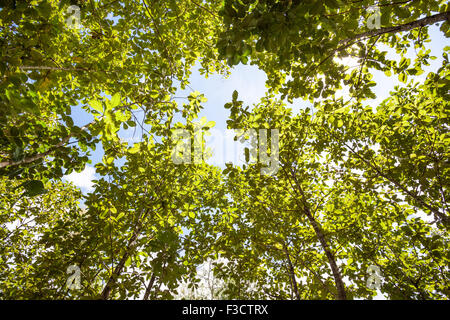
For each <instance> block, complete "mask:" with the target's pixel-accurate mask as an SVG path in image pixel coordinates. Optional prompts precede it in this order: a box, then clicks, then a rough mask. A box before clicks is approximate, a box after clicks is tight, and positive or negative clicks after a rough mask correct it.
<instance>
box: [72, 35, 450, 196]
mask: <svg viewBox="0 0 450 320" xmlns="http://www.w3.org/2000/svg"><path fill="white" fill-rule="evenodd" d="M429 32H430V37H431V39H432V41H431V42H430V43H428V44H427V47H428V48H430V49H431V53H432V55H435V56H436V57H437V59H436V60H434V61H431V65H430V66H429V67H428V68H426V71H428V72H429V71H436V70H437V69H438V68H439V67H440V66H441V63H442V52H443V48H444V47H445V46H446V45H449V43H448V41H447V40H446V39H445V37H443V36H442V34H441V32H440V31H439V28H438V27H436V26H433V27H430V29H429ZM388 52H389V51H388ZM390 54H392V52H390ZM414 56H415V53H414V49H411V50H410V52H409V57H410V58H411V59H413V58H414ZM345 63H347V64H349V65H352V64H355V62H354V61H351V60H346V61H345ZM425 76H426V72H425V73H424V74H423V75H421V76H419V77H418V78H421V79H424V78H425ZM409 79H410V78H409ZM409 79H408V80H409ZM266 80H267V77H266V75H265V73H264V72H263V71H261V70H259V69H258V68H257V67H256V66H252V65H242V64H240V65H237V66H235V67H234V68H233V69H232V70H231V73H230V75H229V76H228V77H227V78H225V77H224V76H223V75H217V74H215V75H210V76H209V77H208V78H205V77H204V76H203V75H201V74H200V73H199V72H198V68H194V70H193V72H192V75H191V77H190V85H189V87H190V88H187V89H186V90H179V91H178V92H177V94H176V96H188V94H189V92H191V91H192V90H191V89H193V90H196V91H199V92H201V93H203V94H204V95H205V97H206V98H207V99H208V101H207V102H206V103H204V104H203V106H204V109H203V110H202V111H201V112H200V114H199V118H201V117H206V118H207V119H208V121H214V122H215V123H216V125H215V129H217V130H221V131H223V130H225V129H226V120H227V119H228V116H229V110H228V109H225V108H224V104H225V103H227V102H230V101H231V96H232V93H233V91H234V90H237V91H238V92H239V100H243V101H244V104H245V105H252V104H255V103H258V101H259V99H260V98H261V97H263V96H264V95H265V92H266V90H267V88H266V86H265V82H266ZM374 81H375V82H376V83H377V85H376V87H375V88H374V90H375V93H376V95H377V99H376V100H374V101H368V102H367V103H369V104H371V105H373V106H376V105H378V103H379V102H380V101H382V100H383V99H385V98H387V97H388V95H389V91H391V90H393V89H394V86H395V85H399V84H400V82H399V81H398V79H397V78H396V77H390V78H388V77H386V76H385V75H384V74H383V73H381V72H375V73H374ZM345 94H346V93H345V91H344V92H342V95H345ZM178 102H179V103H182V100H178ZM309 105H310V103H309V102H307V101H303V100H300V99H296V100H294V102H293V104H292V105H290V107H291V108H292V109H293V111H294V112H296V111H297V110H299V109H300V108H304V107H306V106H309ZM72 116H73V120H74V123H75V124H76V125H78V126H80V127H81V126H83V125H85V124H87V123H89V122H90V121H92V119H93V118H92V116H91V115H89V114H87V113H86V112H85V111H84V110H82V109H81V107H80V106H76V107H73V108H72ZM123 137H124V138H127V137H129V135H127V134H126V133H125V135H124V136H123ZM130 144H131V143H130ZM224 152H225V153H227V152H230V150H229V149H225V151H224ZM102 157H103V150H102V148H101V147H100V145H99V146H98V148H97V149H96V151H94V152H93V153H92V156H91V160H92V163H91V164H88V165H87V166H86V168H85V169H84V171H82V172H80V173H76V172H73V173H71V174H70V175H68V176H65V180H67V181H71V182H73V183H74V184H75V185H76V186H78V187H80V188H81V190H82V191H83V192H84V193H86V192H89V191H90V190H92V180H93V179H95V178H96V175H95V168H94V167H93V166H94V165H95V163H97V162H100V161H101V160H102ZM226 159H228V157H227V158H226ZM223 165H224V163H222V165H221V166H223Z"/></svg>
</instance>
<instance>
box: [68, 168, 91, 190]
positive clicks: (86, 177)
mask: <svg viewBox="0 0 450 320" xmlns="http://www.w3.org/2000/svg"><path fill="white" fill-rule="evenodd" d="M94 177H95V168H94V167H90V166H86V167H85V168H84V170H83V171H81V172H72V173H71V174H69V175H67V176H64V177H63V178H64V179H65V180H67V181H69V182H72V183H73V184H74V185H76V186H77V187H79V188H83V189H86V191H92V190H93V185H94V183H93V182H92V180H93V179H94Z"/></svg>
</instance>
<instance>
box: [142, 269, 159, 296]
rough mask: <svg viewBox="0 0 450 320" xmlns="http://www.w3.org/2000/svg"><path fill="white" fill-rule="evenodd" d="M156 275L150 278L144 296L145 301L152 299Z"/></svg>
mask: <svg viewBox="0 0 450 320" xmlns="http://www.w3.org/2000/svg"><path fill="white" fill-rule="evenodd" d="M155 278H156V276H155V273H154V272H153V273H152V277H151V278H150V282H149V283H148V285H147V288H145V294H144V300H148V299H149V297H150V292H151V291H152V287H153V284H154V283H155Z"/></svg>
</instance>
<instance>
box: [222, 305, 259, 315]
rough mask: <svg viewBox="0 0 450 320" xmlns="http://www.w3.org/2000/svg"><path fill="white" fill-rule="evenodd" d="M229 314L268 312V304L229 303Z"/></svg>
mask: <svg viewBox="0 0 450 320" xmlns="http://www.w3.org/2000/svg"><path fill="white" fill-rule="evenodd" d="M227 314H268V313H267V305H262V304H243V305H240V306H239V305H236V304H227Z"/></svg>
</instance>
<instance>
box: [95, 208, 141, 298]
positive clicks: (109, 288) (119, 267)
mask: <svg viewBox="0 0 450 320" xmlns="http://www.w3.org/2000/svg"><path fill="white" fill-rule="evenodd" d="M148 212H149V209H147V210H146V211H145V212H144V213H141V215H140V216H139V218H138V221H137V223H136V226H135V228H134V231H133V235H132V236H131V238H130V239H129V240H128V244H127V247H126V249H125V253H124V254H123V256H122V258H121V259H120V261H119V263H118V264H117V266H116V267H115V268H114V271H113V273H112V274H111V276H110V277H109V279H108V282H107V283H106V285H105V287H104V288H103V291H102V294H101V297H102V299H103V300H107V299H108V298H109V296H110V295H111V291H112V289H113V287H114V284H115V283H116V281H117V278H118V277H119V276H120V275H121V273H122V271H123V268H124V266H125V262H126V261H127V260H128V258H129V257H130V254H131V252H132V250H133V249H134V246H135V245H136V241H137V239H138V237H139V234H140V231H141V229H142V221H143V220H144V218H145V216H146V215H147V213H148Z"/></svg>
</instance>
